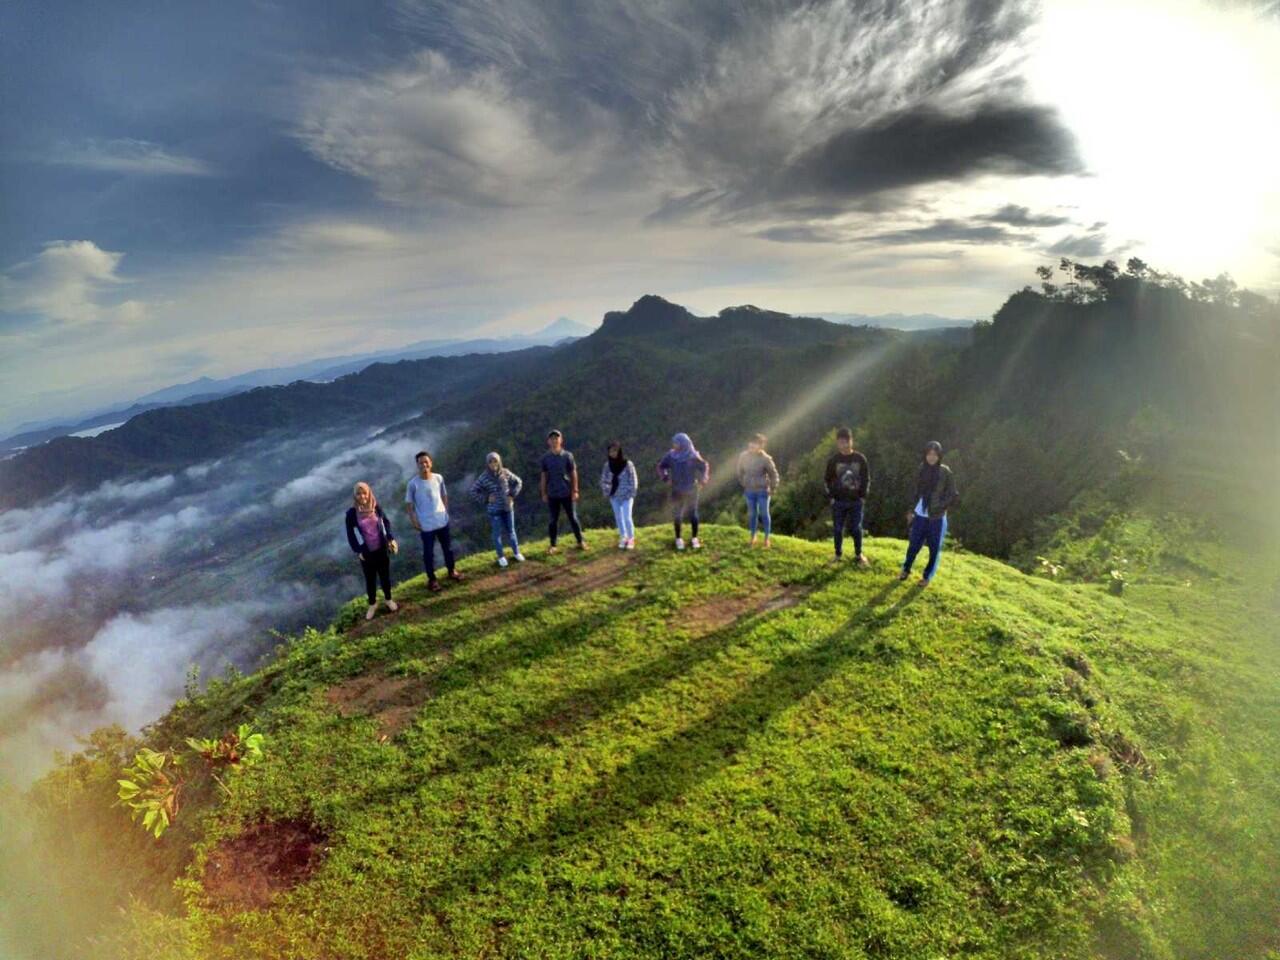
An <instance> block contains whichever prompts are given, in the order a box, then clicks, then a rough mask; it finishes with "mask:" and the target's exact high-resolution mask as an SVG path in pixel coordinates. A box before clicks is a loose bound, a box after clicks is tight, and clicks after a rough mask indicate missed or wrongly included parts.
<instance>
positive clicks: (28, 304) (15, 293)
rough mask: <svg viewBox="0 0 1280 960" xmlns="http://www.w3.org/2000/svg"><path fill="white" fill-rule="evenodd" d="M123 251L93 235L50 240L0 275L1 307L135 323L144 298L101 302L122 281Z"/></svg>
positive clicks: (77, 319)
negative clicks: (103, 245) (104, 245)
mask: <svg viewBox="0 0 1280 960" xmlns="http://www.w3.org/2000/svg"><path fill="white" fill-rule="evenodd" d="M123 257H124V254H123V253H115V252H113V251H110V250H103V249H102V248H101V247H99V246H98V245H97V244H96V243H94V242H93V241H92V240H55V241H53V242H51V243H46V244H45V245H44V249H42V250H41V251H40V252H39V253H38V254H36V256H35V257H33V258H32V259H30V260H26V261H23V262H22V263H19V264H16V265H15V266H13V267H11V268H10V269H8V270H7V271H5V272H4V274H0V312H6V313H34V314H39V315H41V316H43V317H46V318H48V319H50V320H55V321H59V322H63V323H78V324H84V323H95V322H101V321H105V322H111V323H120V324H129V323H135V322H137V321H138V320H141V319H143V318H144V317H145V316H146V312H147V307H146V304H145V303H142V302H140V301H138V300H124V301H123V302H119V303H115V304H109V303H103V302H102V299H103V295H104V294H106V293H108V292H109V291H111V290H112V289H114V288H116V287H118V286H119V285H121V284H123V283H125V282H126V281H125V279H124V278H123V277H121V276H120V275H119V273H118V267H119V265H120V261H121V259H123Z"/></svg>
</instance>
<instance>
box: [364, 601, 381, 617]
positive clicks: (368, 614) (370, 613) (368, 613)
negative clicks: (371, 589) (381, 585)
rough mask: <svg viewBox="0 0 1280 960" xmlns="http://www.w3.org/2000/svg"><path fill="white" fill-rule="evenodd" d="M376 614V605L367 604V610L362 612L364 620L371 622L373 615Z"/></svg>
mask: <svg viewBox="0 0 1280 960" xmlns="http://www.w3.org/2000/svg"><path fill="white" fill-rule="evenodd" d="M377 612H378V605H377V604H376V603H371V604H369V609H368V610H366V611H365V612H364V618H365V619H366V620H372V619H373V615H374V614H375V613H377Z"/></svg>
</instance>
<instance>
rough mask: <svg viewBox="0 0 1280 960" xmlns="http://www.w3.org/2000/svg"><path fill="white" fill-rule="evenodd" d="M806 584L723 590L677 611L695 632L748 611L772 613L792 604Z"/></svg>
mask: <svg viewBox="0 0 1280 960" xmlns="http://www.w3.org/2000/svg"><path fill="white" fill-rule="evenodd" d="M810 589H812V588H809V587H805V586H801V585H798V584H789V585H786V586H775V587H773V588H772V589H769V590H767V591H765V592H763V593H760V592H754V593H745V594H726V595H724V596H719V597H712V598H711V599H709V600H704V601H703V602H702V603H696V604H692V605H690V606H687V607H684V608H682V609H681V610H680V611H679V614H678V617H677V620H678V622H679V624H680V625H682V626H684V627H686V628H688V629H691V630H693V631H694V632H695V633H710V632H711V631H713V630H719V629H721V628H722V627H727V626H728V625H729V624H731V623H733V622H734V621H736V620H740V619H741V618H742V617H744V616H747V615H749V614H751V613H756V612H758V613H773V612H776V611H778V610H786V609H787V608H788V607H794V606H796V605H797V604H798V603H800V601H801V600H802V599H803V598H804V596H805V594H807V593H809V591H810Z"/></svg>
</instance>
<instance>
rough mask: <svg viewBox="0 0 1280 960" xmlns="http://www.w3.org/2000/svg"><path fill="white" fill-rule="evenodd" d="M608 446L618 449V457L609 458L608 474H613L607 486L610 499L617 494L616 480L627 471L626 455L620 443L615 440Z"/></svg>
mask: <svg viewBox="0 0 1280 960" xmlns="http://www.w3.org/2000/svg"><path fill="white" fill-rule="evenodd" d="M609 446H610V447H617V448H618V455H617V456H616V457H614V456H610V457H609V472H610V473H612V474H613V478H612V479H611V481H610V485H609V496H611V497H612V496H613V495H614V494H616V493H617V492H618V478H619V477H620V476H621V475H622V471H623V470H625V469H627V455H626V453H625V452H623V449H622V444H621V442H619V441H617V440H615V441H614V442H613V443H611V444H609Z"/></svg>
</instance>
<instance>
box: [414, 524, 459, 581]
mask: <svg viewBox="0 0 1280 960" xmlns="http://www.w3.org/2000/svg"><path fill="white" fill-rule="evenodd" d="M421 532H422V565H423V567H425V568H426V571H427V581H428V582H429V583H434V582H435V579H436V541H437V540H438V541H439V542H440V552H441V553H443V554H444V565H445V569H447V570H448V571H449V572H450V573H453V538H452V537H451V536H450V535H449V528H448V527H441V528H440V529H439V530H423V531H421Z"/></svg>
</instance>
